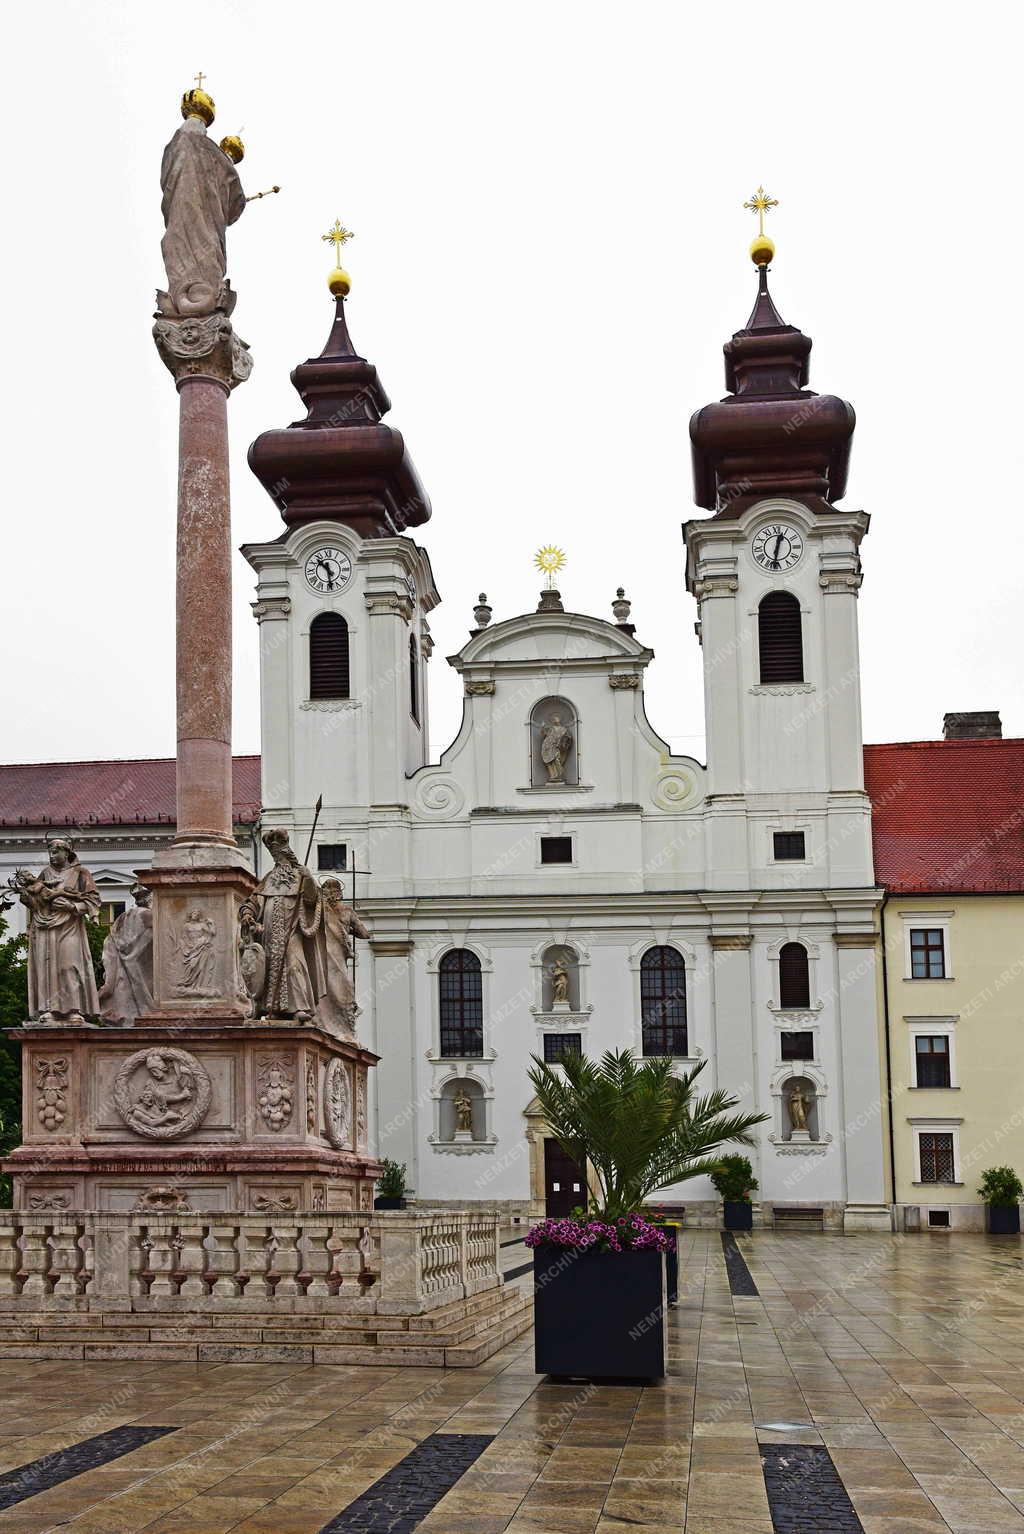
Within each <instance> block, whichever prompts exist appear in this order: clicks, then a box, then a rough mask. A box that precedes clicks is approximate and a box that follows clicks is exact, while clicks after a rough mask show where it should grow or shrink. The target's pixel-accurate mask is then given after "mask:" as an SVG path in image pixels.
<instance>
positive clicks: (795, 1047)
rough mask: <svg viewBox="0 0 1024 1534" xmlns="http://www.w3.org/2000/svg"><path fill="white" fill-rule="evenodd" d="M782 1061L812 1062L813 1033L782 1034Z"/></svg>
mask: <svg viewBox="0 0 1024 1534" xmlns="http://www.w3.org/2000/svg"><path fill="white" fill-rule="evenodd" d="M782 1058H783V1060H813V1059H814V1035H813V1033H784V1034H783V1035H782Z"/></svg>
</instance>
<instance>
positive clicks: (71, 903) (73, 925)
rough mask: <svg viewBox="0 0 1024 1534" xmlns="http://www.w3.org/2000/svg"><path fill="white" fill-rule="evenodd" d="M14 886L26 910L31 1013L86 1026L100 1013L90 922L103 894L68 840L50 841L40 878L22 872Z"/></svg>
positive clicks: (43, 1019) (42, 1018)
mask: <svg viewBox="0 0 1024 1534" xmlns="http://www.w3.org/2000/svg"><path fill="white" fill-rule="evenodd" d="M9 882H10V887H11V889H13V890H14V892H15V894H16V895H17V896H18V898H19V900H20V901H21V903H22V905H24V906H26V907H27V908H28V1012H29V1017H32V1018H38V1019H39V1021H40V1022H43V1023H56V1022H68V1023H82V1022H85V1020H86V1018H91V1017H95V1016H96V1014H97V1013H98V1012H99V1009H100V1003H99V997H98V995H97V994H96V975H95V972H94V970H93V967H92V954H91V953H90V951H89V938H88V935H87V933H86V930H85V923H86V918H87V917H88V918H92V919H95V916H96V913H97V911H98V910H99V908H100V897H99V891H98V890H97V888H96V885H95V883H94V882H93V877H92V874H91V873H90V872H89V870H88V869H87V868H83V867H82V865H81V863H80V862H79V861H78V857H77V855H76V853H75V849H74V844H73V843H72V842H71V841H70V840H69V838H68V837H66V836H55V837H54V838H53V840H52V841H51V842H50V862H49V866H48V867H46V868H44V869H43V871H42V873H40V874H35V875H33V874H31V873H29V871H28V869H26V868H19V869H18V871H17V873H16V874H14V875H13V877H12V878H11V880H10V881H9Z"/></svg>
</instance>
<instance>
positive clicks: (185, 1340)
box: [0, 1286, 533, 1368]
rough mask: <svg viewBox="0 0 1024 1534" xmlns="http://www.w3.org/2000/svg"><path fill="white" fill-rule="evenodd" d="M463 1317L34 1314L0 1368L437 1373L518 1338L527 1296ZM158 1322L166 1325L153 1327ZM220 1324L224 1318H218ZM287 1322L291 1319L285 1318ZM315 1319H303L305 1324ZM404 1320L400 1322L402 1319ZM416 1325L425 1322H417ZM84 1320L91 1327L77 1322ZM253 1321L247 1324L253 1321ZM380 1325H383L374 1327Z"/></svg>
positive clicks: (506, 1297) (495, 1300)
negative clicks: (335, 1367) (214, 1318)
mask: <svg viewBox="0 0 1024 1534" xmlns="http://www.w3.org/2000/svg"><path fill="white" fill-rule="evenodd" d="M446 1309H447V1310H449V1311H452V1310H459V1309H461V1315H455V1314H449V1316H448V1317H447V1320H448V1325H447V1326H445V1327H443V1328H440V1327H438V1328H433V1329H429V1330H428V1329H414V1330H413V1329H402V1328H395V1327H394V1326H393V1324H392V1321H393V1318H391V1317H376V1318H373V1317H370V1316H360V1317H358V1318H355V1317H351V1316H348V1317H341V1316H337V1317H335V1316H329V1317H324V1318H323V1320H324V1321H326V1322H328V1323H330V1324H328V1325H325V1326H322V1327H319V1328H317V1327H314V1326H305V1325H303V1326H302V1327H299V1328H293V1327H291V1326H290V1325H286V1326H281V1325H280V1321H281V1319H282V1318H280V1317H271V1316H269V1315H266V1314H265V1315H264V1316H263V1317H253V1316H245V1317H241V1318H238V1320H239V1322H241V1323H242V1324H235V1325H233V1326H217V1327H212V1326H208V1325H205V1324H203V1323H204V1322H205V1321H207V1320H208V1318H207V1317H202V1318H200V1317H197V1318H196V1320H197V1323H198V1324H197V1325H196V1326H195V1327H189V1325H188V1324H187V1323H186V1322H185V1320H184V1318H183V1317H182V1316H181V1315H180V1314H177V1313H176V1314H173V1315H171V1316H163V1317H160V1316H158V1315H157V1314H156V1313H151V1314H150V1315H148V1316H146V1317H145V1318H143V1317H132V1318H131V1319H132V1321H133V1322H136V1323H137V1322H140V1321H142V1320H143V1319H144V1320H145V1321H146V1322H147V1323H148V1325H144V1326H142V1325H138V1324H135V1325H132V1326H130V1327H129V1326H125V1325H124V1324H123V1323H124V1321H125V1320H126V1319H127V1318H126V1317H125V1316H123V1315H122V1316H117V1317H116V1318H115V1317H114V1316H111V1317H110V1319H111V1321H114V1320H115V1319H116V1320H117V1322H118V1323H120V1324H117V1325H113V1324H112V1325H110V1326H107V1327H104V1326H103V1325H102V1324H100V1325H98V1326H97V1325H95V1324H94V1323H95V1322H97V1321H98V1322H100V1323H102V1321H103V1319H104V1317H103V1315H102V1313H96V1312H85V1313H83V1314H79V1315H77V1316H74V1317H70V1316H69V1317H64V1318H61V1319H62V1320H64V1321H68V1322H70V1321H74V1322H75V1323H77V1324H76V1325H60V1326H53V1325H52V1324H50V1323H52V1321H53V1320H54V1317H52V1316H47V1315H46V1313H45V1312H40V1313H38V1322H39V1324H38V1325H36V1326H32V1325H27V1324H25V1318H24V1316H19V1317H18V1323H17V1325H16V1326H13V1327H5V1328H4V1331H3V1333H2V1334H0V1362H2V1361H3V1360H4V1359H32V1358H35V1359H51V1360H60V1359H69V1360H74V1359H80V1360H85V1361H90V1360H91V1361H93V1362H104V1361H108V1362H111V1361H114V1360H121V1359H143V1360H145V1359H148V1360H150V1361H162V1362H167V1363H173V1362H180V1363H295V1364H300V1365H301V1364H363V1365H366V1364H369V1365H377V1366H381V1367H386V1366H389V1365H390V1366H393V1367H400V1366H403V1365H414V1366H417V1367H435V1368H473V1367H474V1366H475V1365H477V1364H479V1363H482V1362H483V1361H484V1360H485V1359H487V1358H490V1357H491V1355H492V1354H493V1353H496V1352H498V1351H499V1349H500V1348H502V1347H505V1346H506V1345H507V1344H508V1343H509V1342H511V1341H513V1340H514V1339H515V1338H516V1337H518V1336H521V1335H522V1333H523V1332H524V1331H526V1330H527V1329H528V1328H529V1326H530V1325H531V1323H532V1319H533V1306H532V1300H531V1299H530V1298H529V1297H528V1296H525V1295H523V1294H522V1293H521V1292H520V1291H519V1289H518V1288H516V1287H515V1286H507V1287H505V1288H503V1289H500V1290H494V1291H491V1294H490V1302H489V1303H488V1304H486V1305H474V1306H472V1308H470V1304H469V1302H467V1303H466V1304H465V1305H463V1306H462V1307H457V1306H456V1307H446ZM161 1319H162V1320H164V1321H166V1322H167V1323H169V1324H166V1325H163V1326H160V1325H154V1324H153V1323H154V1322H155V1321H157V1320H161ZM218 1319H222V1320H227V1319H228V1318H227V1317H223V1318H218ZM292 1319H296V1318H291V1317H289V1318H288V1320H289V1322H290V1321H291V1320H292ZM313 1319H315V1318H313V1317H307V1318H304V1320H309V1321H312V1320H313ZM355 1319H358V1320H359V1322H360V1323H365V1322H369V1321H371V1320H374V1319H376V1321H377V1323H378V1324H377V1327H376V1328H370V1327H368V1326H361V1327H359V1328H355V1327H342V1326H340V1325H336V1324H334V1323H336V1322H341V1321H352V1320H355ZM403 1319H404V1318H403ZM416 1319H423V1318H422V1317H419V1318H416ZM83 1322H87V1323H89V1324H84V1325H83ZM254 1322H255V1323H261V1324H253V1323H254ZM382 1322H384V1323H386V1325H384V1326H382V1325H381V1324H380V1323H382Z"/></svg>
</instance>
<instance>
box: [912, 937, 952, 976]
mask: <svg viewBox="0 0 1024 1534" xmlns="http://www.w3.org/2000/svg"><path fill="white" fill-rule="evenodd" d="M910 978H911V979H912V980H945V978H946V946H945V940H944V937H943V932H942V928H941V927H911V929H910Z"/></svg>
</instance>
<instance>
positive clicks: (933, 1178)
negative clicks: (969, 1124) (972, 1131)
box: [913, 1119, 962, 1184]
mask: <svg viewBox="0 0 1024 1534" xmlns="http://www.w3.org/2000/svg"><path fill="white" fill-rule="evenodd" d="M961 1122H962V1121H961V1120H960V1119H934V1120H931V1121H927V1120H919V1121H918V1122H917V1123H915V1124H914V1125H913V1131H914V1160H915V1162H916V1172H917V1177H916V1179H915V1180H916V1181H917V1182H919V1183H946V1184H950V1183H959V1182H960V1180H961V1179H960V1136H959V1131H958V1128H957V1126H958V1125H959V1124H960V1123H961Z"/></svg>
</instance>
